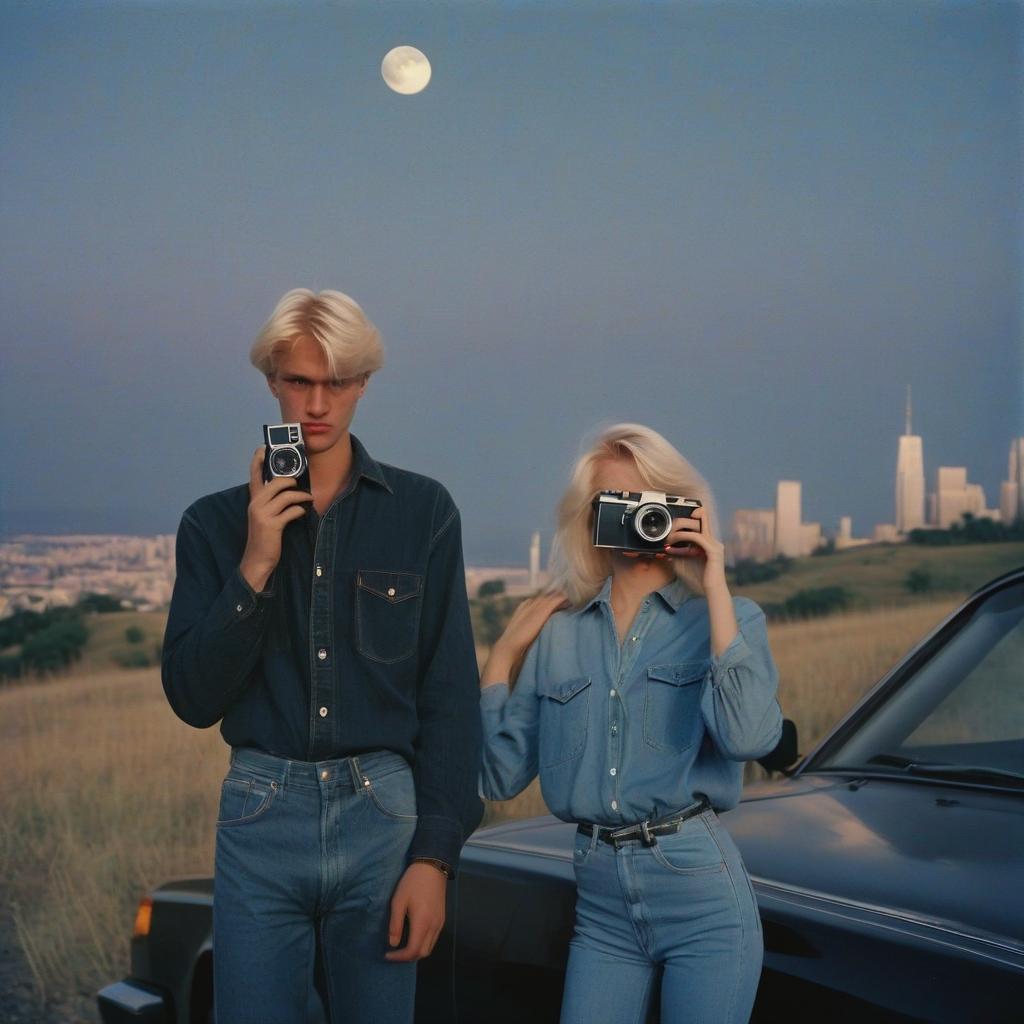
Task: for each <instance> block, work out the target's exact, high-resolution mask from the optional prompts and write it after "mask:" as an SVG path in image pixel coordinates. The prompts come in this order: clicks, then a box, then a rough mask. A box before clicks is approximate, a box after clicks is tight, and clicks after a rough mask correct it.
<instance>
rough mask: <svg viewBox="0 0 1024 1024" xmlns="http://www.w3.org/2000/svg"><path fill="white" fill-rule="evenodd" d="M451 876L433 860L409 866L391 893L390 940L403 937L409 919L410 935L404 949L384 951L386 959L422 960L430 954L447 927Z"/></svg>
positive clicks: (398, 939)
mask: <svg viewBox="0 0 1024 1024" xmlns="http://www.w3.org/2000/svg"><path fill="white" fill-rule="evenodd" d="M447 885H448V879H447V878H446V877H445V875H444V872H442V871H439V870H438V869H437V868H436V867H434V866H433V864H423V863H413V864H410V865H409V866H408V867H407V868H406V869H405V874H404V875H402V878H401V880H400V881H399V883H398V885H397V887H396V888H395V894H394V896H392V897H391V921H390V924H389V925H388V942H389V943H390V944H391V945H392V946H397V945H398V943H399V942H401V941H402V926H403V925H404V924H405V919H406V917H408V919H409V938H408V939H407V941H406V943H405V945H404V946H403V947H402V948H401V949H396V950H393V951H392V952H390V953H385V954H384V959H385V960H394V961H407V960H420V959H422V958H423V957H425V956H430V953H431V951H432V950H433V948H434V943H435V942H437V937H438V935H440V934H441V929H442V927H444V897H445V891H446V889H447Z"/></svg>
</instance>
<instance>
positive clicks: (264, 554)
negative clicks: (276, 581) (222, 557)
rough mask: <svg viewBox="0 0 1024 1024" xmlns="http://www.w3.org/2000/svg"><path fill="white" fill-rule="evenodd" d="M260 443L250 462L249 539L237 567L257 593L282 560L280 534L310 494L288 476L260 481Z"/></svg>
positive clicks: (261, 457)
mask: <svg viewBox="0 0 1024 1024" xmlns="http://www.w3.org/2000/svg"><path fill="white" fill-rule="evenodd" d="M264 451H265V449H264V447H263V445H260V447H259V448H257V449H256V452H255V454H254V455H253V457H252V462H250V463H249V538H248V540H247V541H246V544H245V552H244V553H243V555H242V562H241V565H240V566H239V569H241V572H242V575H243V576H244V577H245V581H246V583H248V584H249V586H250V587H252V589H253V590H255V591H256V592H257V593H259V592H260V591H261V590H262V589H263V588H264V587H265V586H266V585H267V580H268V579H270V574H271V573H272V572H273V571H274V569H276V568H277V563H278V562H279V561H280V560H281V533H282V532H283V531H284V528H285V527H286V526H287V525H288V524H289V523H290V522H291V521H292V520H293V519H300V518H301V517H302V516H304V515H305V514H306V510H305V509H304V508H303V507H302V505H301V504H299V503H300V502H303V501H312V500H313V495H312V494H310V493H309V492H308V491H300V490H299V489H298V487H296V486H295V481H294V480H292V479H291V477H274V479H272V480H270V481H268V482H267V483H265V484H264V482H263V453H264Z"/></svg>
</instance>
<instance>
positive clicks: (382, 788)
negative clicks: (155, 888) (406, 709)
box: [213, 748, 416, 1024]
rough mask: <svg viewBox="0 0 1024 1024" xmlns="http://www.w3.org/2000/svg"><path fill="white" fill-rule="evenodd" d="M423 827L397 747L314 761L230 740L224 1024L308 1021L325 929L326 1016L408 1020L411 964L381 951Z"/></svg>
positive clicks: (224, 800)
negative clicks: (393, 904)
mask: <svg viewBox="0 0 1024 1024" xmlns="http://www.w3.org/2000/svg"><path fill="white" fill-rule="evenodd" d="M415 828H416V792H415V789H414V787H413V778H412V771H411V769H410V767H409V765H408V763H407V762H406V761H405V759H404V758H402V757H401V756H399V755H398V754H394V753H391V752H388V751H377V752H374V753H369V754H362V755H360V756H358V757H348V758H341V759H337V760H331V761H320V762H316V763H312V762H304V761H288V760H285V759H283V758H278V757H273V756H271V755H269V754H265V753H263V752H262V751H257V750H251V749H245V748H236V749H235V750H234V751H233V752H232V756H231V768H230V769H229V770H228V774H227V777H226V778H225V780H224V785H223V789H222V791H221V799H220V812H219V815H218V821H217V853H216V863H215V870H214V897H213V957H214V1006H215V1011H216V1021H217V1024H306V1022H307V1020H308V1019H309V1017H308V1015H307V1007H308V1006H310V1005H313V1006H315V1005H316V1002H315V999H314V998H313V969H314V957H315V955H316V947H317V938H318V936H317V932H319V945H320V947H321V950H322V955H323V958H324V971H325V974H326V979H327V994H328V1018H329V1020H330V1021H331V1024H341V1022H342V1021H344V1022H345V1024H362V1022H366V1024H370V1022H372V1024H409V1022H411V1021H412V1018H413V1005H414V1001H415V986H416V964H415V963H414V962H412V963H391V962H389V961H387V960H385V959H384V954H385V953H386V952H387V951H388V950H389V948H390V947H389V945H388V921H389V917H390V912H391V897H392V895H393V893H394V890H395V886H396V885H397V884H398V880H399V879H400V878H401V876H402V874H403V872H404V870H405V867H406V854H407V852H408V849H409V844H410V842H411V840H412V836H413V832H414V831H415Z"/></svg>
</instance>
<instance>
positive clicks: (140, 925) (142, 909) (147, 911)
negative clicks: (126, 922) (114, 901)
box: [132, 896, 153, 939]
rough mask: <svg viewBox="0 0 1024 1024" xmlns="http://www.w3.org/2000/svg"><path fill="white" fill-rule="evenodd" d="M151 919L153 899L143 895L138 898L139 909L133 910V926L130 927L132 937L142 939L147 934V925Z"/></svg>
mask: <svg viewBox="0 0 1024 1024" xmlns="http://www.w3.org/2000/svg"><path fill="white" fill-rule="evenodd" d="M152 919H153V900H152V899H151V898H150V897H149V896H143V897H142V899H141V900H139V909H138V910H137V911H135V927H134V928H133V929H132V938H133V939H144V938H145V937H146V936H147V935H148V934H149V925H150V922H151V921H152Z"/></svg>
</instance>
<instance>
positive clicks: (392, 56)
mask: <svg viewBox="0 0 1024 1024" xmlns="http://www.w3.org/2000/svg"><path fill="white" fill-rule="evenodd" d="M380 73H381V75H383V77H384V81H385V82H387V85H388V88H389V89H393V90H394V91H395V92H400V93H401V94H402V95H403V96H412V95H413V93H417V92H423V90H424V89H426V87H427V83H428V82H429V81H430V61H429V60H427V57H426V54H424V53H422V52H421V51H420V50H417V49H416V47H415V46H396V47H395V48H394V49H393V50H388V52H387V53H386V54H385V55H384V59H383V60H382V61H381V64H380Z"/></svg>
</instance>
